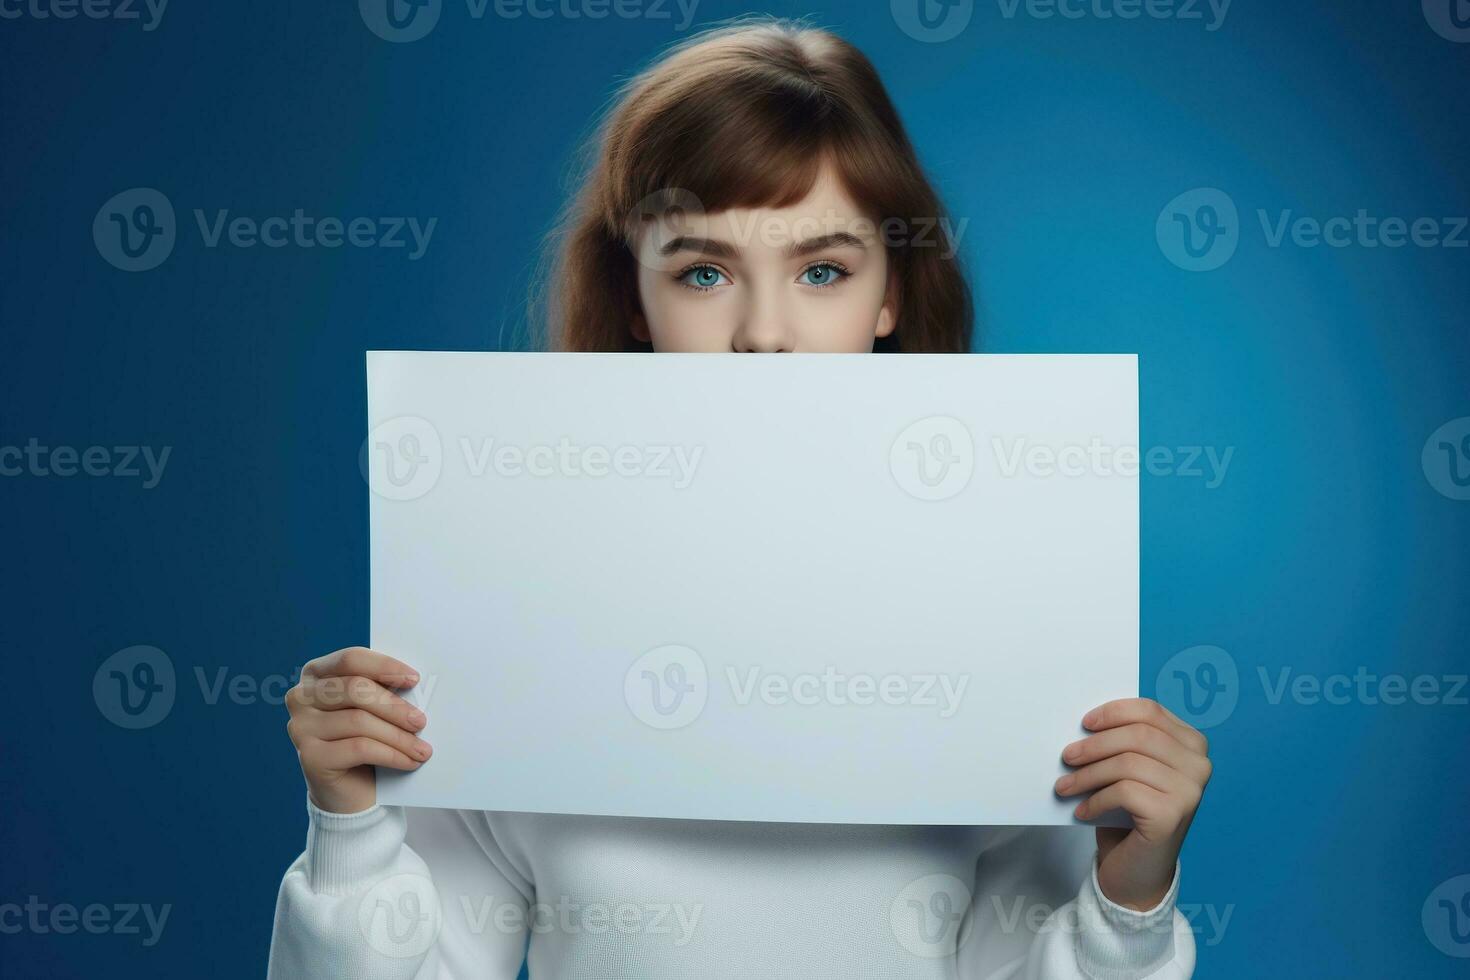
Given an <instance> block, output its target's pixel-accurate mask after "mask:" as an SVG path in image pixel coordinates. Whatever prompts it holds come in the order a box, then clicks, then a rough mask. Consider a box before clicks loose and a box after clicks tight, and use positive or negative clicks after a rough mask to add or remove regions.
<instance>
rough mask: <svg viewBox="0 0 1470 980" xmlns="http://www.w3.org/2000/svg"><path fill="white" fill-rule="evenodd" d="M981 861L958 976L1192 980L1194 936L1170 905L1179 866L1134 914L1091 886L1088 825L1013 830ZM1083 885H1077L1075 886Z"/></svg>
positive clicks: (1093, 865)
mask: <svg viewBox="0 0 1470 980" xmlns="http://www.w3.org/2000/svg"><path fill="white" fill-rule="evenodd" d="M999 834H1000V836H998V838H997V840H996V842H995V843H994V844H993V845H992V846H991V847H988V848H987V849H986V850H985V851H984V852H982V853H981V855H980V857H979V859H978V861H977V862H976V868H975V888H974V894H973V896H972V901H971V905H970V910H969V918H968V921H967V922H966V924H965V931H964V932H962V933H961V943H960V947H959V949H958V951H957V956H958V959H959V975H960V977H962V978H966V980H969V978H973V980H1003V978H1004V980H1144V978H1150V980H1189V977H1191V976H1192V975H1193V973H1194V957H1195V948H1194V933H1193V932H1192V931H1191V929H1190V926H1189V922H1188V920H1186V919H1185V918H1184V916H1183V915H1181V914H1180V913H1179V911H1178V910H1177V909H1176V907H1175V901H1176V898H1177V896H1178V893H1179V868H1178V865H1177V864H1176V866H1175V869H1174V880H1173V882H1172V883H1171V884H1170V886H1169V891H1168V893H1167V894H1166V895H1165V896H1164V898H1163V900H1162V901H1161V902H1159V904H1158V905H1157V906H1156V907H1154V908H1152V909H1149V910H1148V911H1146V912H1137V911H1134V910H1132V909H1128V908H1124V907H1123V906H1121V905H1118V904H1116V903H1115V902H1112V901H1111V900H1109V899H1108V898H1107V896H1106V895H1104V894H1103V893H1102V889H1101V887H1100V886H1099V885H1098V881H1097V861H1096V857H1097V851H1096V847H1095V845H1094V842H1093V831H1092V829H1091V828H1089V827H1035V828H1015V829H1008V830H1006V831H1001V832H999ZM1079 883H1080V887H1079Z"/></svg>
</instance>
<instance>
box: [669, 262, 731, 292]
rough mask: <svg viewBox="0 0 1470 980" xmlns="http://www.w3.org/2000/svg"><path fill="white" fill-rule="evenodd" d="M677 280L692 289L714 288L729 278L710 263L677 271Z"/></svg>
mask: <svg viewBox="0 0 1470 980" xmlns="http://www.w3.org/2000/svg"><path fill="white" fill-rule="evenodd" d="M677 278H678V281H679V282H681V283H683V284H684V285H686V286H689V287H691V288H693V289H714V288H715V287H716V286H718V285H720V284H721V282H722V281H723V282H726V283H728V282H729V281H730V280H729V279H727V278H726V277H725V274H724V273H723V272H721V271H720V270H719V269H716V268H715V267H714V266H712V265H695V266H690V267H689V268H688V269H686V270H684V271H683V272H681V273H679V275H678V277H677Z"/></svg>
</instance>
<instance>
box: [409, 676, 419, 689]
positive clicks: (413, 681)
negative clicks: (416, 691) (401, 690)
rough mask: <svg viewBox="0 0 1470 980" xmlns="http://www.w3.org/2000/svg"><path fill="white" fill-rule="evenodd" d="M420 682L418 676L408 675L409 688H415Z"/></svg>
mask: <svg viewBox="0 0 1470 980" xmlns="http://www.w3.org/2000/svg"><path fill="white" fill-rule="evenodd" d="M418 682H419V675H418V674H409V675H408V686H409V687H413V686H414V685H415V684H417V683H418Z"/></svg>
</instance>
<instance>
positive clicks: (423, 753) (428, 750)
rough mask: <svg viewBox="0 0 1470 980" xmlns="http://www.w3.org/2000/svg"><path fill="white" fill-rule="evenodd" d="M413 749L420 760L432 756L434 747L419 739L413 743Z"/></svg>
mask: <svg viewBox="0 0 1470 980" xmlns="http://www.w3.org/2000/svg"><path fill="white" fill-rule="evenodd" d="M414 749H415V750H417V752H418V757H419V759H420V760H423V759H427V758H428V757H429V756H431V755H433V754H434V747H433V746H432V745H430V744H429V743H428V742H425V741H424V740H423V739H419V740H418V741H417V742H416V743H414Z"/></svg>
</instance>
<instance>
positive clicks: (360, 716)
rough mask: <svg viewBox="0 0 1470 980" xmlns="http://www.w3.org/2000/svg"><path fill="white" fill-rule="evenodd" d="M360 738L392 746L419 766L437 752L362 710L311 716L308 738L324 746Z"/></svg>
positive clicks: (322, 713)
mask: <svg viewBox="0 0 1470 980" xmlns="http://www.w3.org/2000/svg"><path fill="white" fill-rule="evenodd" d="M359 735H365V736H367V737H368V738H372V739H376V740H377V741H379V742H383V743H385V744H387V745H391V746H393V747H394V748H395V749H397V750H398V751H400V752H402V753H403V754H404V755H406V756H408V757H409V758H411V759H418V760H419V761H420V762H422V761H424V760H425V759H427V758H428V757H429V756H430V755H432V754H433V752H434V749H433V747H432V746H431V745H429V743H428V742H425V741H424V740H423V739H421V738H419V737H417V736H416V735H414V734H413V733H412V732H406V731H404V730H403V729H402V728H399V727H398V726H397V725H394V724H391V723H389V722H386V721H384V720H383V719H381V718H379V717H378V716H377V715H375V714H372V713H370V712H367V711H363V710H362V709H361V708H351V709H349V710H347V711H321V712H317V713H316V714H314V715H312V716H311V722H310V730H309V731H308V732H306V736H307V737H308V738H315V739H318V740H320V741H323V742H335V741H338V740H340V739H345V738H356V737H357V736H359Z"/></svg>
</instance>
